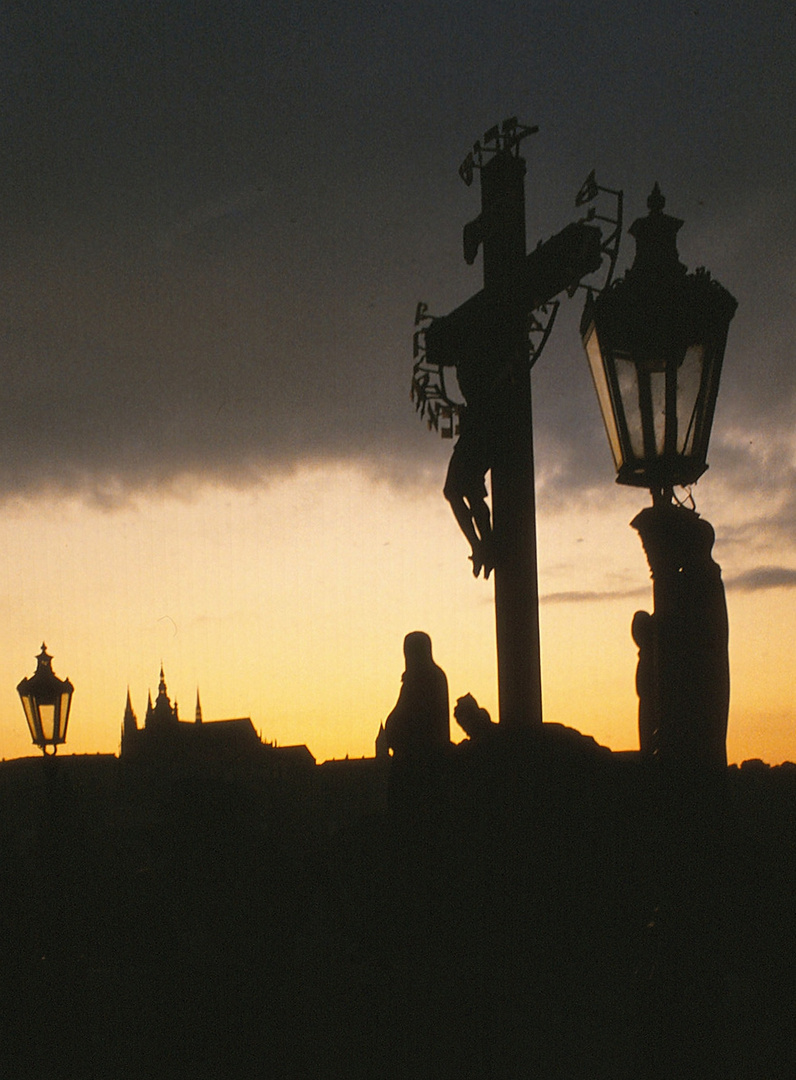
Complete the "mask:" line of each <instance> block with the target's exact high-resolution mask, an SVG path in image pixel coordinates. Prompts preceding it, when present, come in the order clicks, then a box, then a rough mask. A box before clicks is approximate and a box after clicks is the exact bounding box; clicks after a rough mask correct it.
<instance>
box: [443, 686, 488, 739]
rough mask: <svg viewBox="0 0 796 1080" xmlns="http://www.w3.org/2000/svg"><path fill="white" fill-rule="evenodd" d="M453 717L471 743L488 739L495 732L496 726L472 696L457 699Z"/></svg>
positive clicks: (467, 695) (466, 695)
mask: <svg viewBox="0 0 796 1080" xmlns="http://www.w3.org/2000/svg"><path fill="white" fill-rule="evenodd" d="M453 715H454V716H455V718H456V723H457V724H458V725H459V727H460V728H461V729H462V731H463V732H464V734H465V735H466V736H467V738H468V739H469V741H470V742H471V743H476V742H481V741H482V740H484V739H488V738H489V736H490V735H492V734H493V732H495V731H497V724H495V723H493V722H492V717H491V716H490V715H489V713H488V712H487V710H486V709H482V708H481V706H480V705H479V704H478V702H477V701H476V700H475V698H474V697H473V695H472V694H465V695H464V696H463V697H460V698H457V700H456V707H455V708H454V710H453Z"/></svg>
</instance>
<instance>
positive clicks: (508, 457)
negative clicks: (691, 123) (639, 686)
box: [413, 118, 605, 730]
mask: <svg viewBox="0 0 796 1080" xmlns="http://www.w3.org/2000/svg"><path fill="white" fill-rule="evenodd" d="M537 130H538V129H537V128H535V127H534V128H529V127H524V126H522V125H519V124H518V123H517V121H516V119H515V118H512V119H510V120H506V121H505V122H504V123H503V125H502V126H501V127H500V128H498V127H497V126H496V127H494V128H492V129H490V131H488V132H487V133H486V134H485V135H484V139H483V143H480V142H479V143H476V144H475V146H474V148H473V151H472V152H471V153H470V154H468V156H467V158H466V159H465V161H464V162H463V164H462V166H461V168H460V170H459V171H460V175H461V176H462V179H463V180H464V181H465V183H467V184H470V183H471V182H472V179H473V175H474V172H475V171H478V172H480V177H481V213H480V214H479V216H478V217H477V218H476V219H475V220H474V221H471V222H470V223H468V224H467V225H465V227H464V258H465V261H466V262H467V263H468V264H472V263H473V262H474V261H475V259H476V256H477V253H478V250H479V248H480V249H481V251H482V254H483V274H484V287H483V289H482V290H481V291H480V292H478V293H476V294H475V296H472V297H471V298H470V299H469V300H467V301H465V303H464V304H462V305H461V306H460V307H458V308H456V309H455V310H454V311H452V312H451V313H450V314H449V315H446V316H443V317H441V318H434V319H432V320H431V321H430V323H429V324H428V325H427V326H426V327H425V330H424V331H422V332H421V333H422V337H423V343H422V345H421V346H420V348H422V349H424V356H423V360H422V363H423V370H424V372H425V374H423V375H421V376H420V377H418V375H417V371H418V367H419V365H416V369H415V370H416V376H415V383H414V384H413V392H414V393H415V395H416V397H417V399H418V407H421V402H422V407H423V408H425V406H426V403H427V402H428V400H429V399H430V397H432V396H434V395H433V394H432V393H430V392H429V391H430V387H429V385H428V369H429V368H432V369H433V368H436V369H438V371H439V372H440V379H441V378H442V372H443V370H444V368H446V367H454V368H455V370H456V375H457V380H458V383H459V388H460V390H461V392H462V395H463V396H464V399H465V407H464V408H463V409H458V410H456V411H459V413H460V422H459V439H458V442H457V443H456V445H455V447H454V451H453V454H452V457H451V461H450V465H449V468H448V475H447V478H446V482H445V497H446V498H447V499H448V501H449V502H450V504H451V508H452V509H453V512H454V514H455V516H456V520H457V522H458V523H459V526H460V527H461V529H462V532H463V533H464V534H465V536H466V537H467V539H468V541H469V543H470V546H471V549H472V555H471V560H472V563H473V573H474V574H475V575H476V577H477V576H478V575H479V574H481V573H483V575H484V577H489V575H490V573H491V572H492V571H493V570H494V581H495V623H496V638H497V659H498V699H499V708H500V723H501V725H502V726H503V727H505V728H507V729H510V730H529V729H531V730H533V729H536V728H538V727H539V726H541V723H542V685H541V670H540V669H541V661H540V648H539V586H538V580H537V556H536V500H535V490H534V462H533V430H532V416H531V366H532V363H533V361H534V360H535V359H536V358H537V357H538V355H539V352H540V351H541V348H542V346H543V345H544V342H545V341H546V339H547V333H549V329H550V327H551V326H552V320H553V317H554V315H555V306H554V309H553V311H552V314H550V315H548V318H547V324H546V328H545V327H544V326H543V325H542V324H541V323H540V322H539V321H538V317H537V314H536V313H538V312H539V311H540V309H545V308H546V305H548V304H549V303H550V302H551V301H553V299H554V297H555V296H556V295H557V294H558V293H560V292H562V291H564V290H565V289H566V290H568V291H570V292H573V291H574V290H575V288H577V286H578V284H579V282H580V280H581V278H582V277H584V276H585V275H587V274H589V273H592V272H593V271H596V270H597V269H599V267H600V265H601V261H602V253H603V251H604V250H605V249H604V247H603V244H602V235H601V232H600V229H599V228H598V227H597V226H595V225H588V224H586V223H585V222H577V223H573V224H571V225H568V226H567V227H566V228H565V229H563V230H562V231H561V232H560V233H557V234H556V235H555V236H553V237H551V238H550V239H549V240H548V241H546V242H545V243H540V244H539V246H538V247H537V248H536V249H535V250H534V251H532V252H531V253H530V254H526V248H525V161H524V159H523V158H522V157H520V154H519V144H520V141H521V139H523V138H524V137H525V136H526V135H530V134H533V133H534V132H535V131H537ZM590 181H591V184H592V185H594V181H593V177H590ZM587 184H589V181H587ZM596 190H597V189H596V187H594V191H593V192H591V191H590V192H589V194H588V195H587V197H582V196H579V200H580V201H588V199H590V198H592V197H593V196H594V195H595V194H596ZM427 318H428V315H427V313H426V309H425V307H424V306H423V305H421V306H420V308H419V309H418V320H419V321H422V320H423V319H427ZM532 328H535V329H536V330H540V329H542V330H544V335H543V338H542V342H541V344H540V345H539V346H538V347H537V348H536V349H535V351H534V353H533V355H531V350H530V346H529V332H530V331H531V329H532ZM417 347H418V346H417V335H416V350H417ZM424 380H425V381H424ZM441 385H442V387H443V389H442V393H441V394H437V395H436V396H438V397H442V398H443V400H445V401H449V399H448V398H447V395H446V393H445V391H444V383H442V384H441ZM454 409H456V407H455V406H454ZM431 412H432V415H433V417H434V419H436V418H438V417H439V416H440V415H443V416H446V417H447V418H448V419H449V420H450V431H449V434H450V435H451V436H452V435H453V433H454V431H453V427H454V420H455V418H454V416H453V414H452V412H451V409H450V407H448V408H447V409H445V408H442V409H440V408H439V407H438V406H437V407H436V411H435V410H434V409H432V410H431ZM487 472H489V473H491V489H492V492H491V496H492V508H491V514H490V510H489V507H488V505H487V503H486V495H487V492H486V484H485V477H486V474H487Z"/></svg>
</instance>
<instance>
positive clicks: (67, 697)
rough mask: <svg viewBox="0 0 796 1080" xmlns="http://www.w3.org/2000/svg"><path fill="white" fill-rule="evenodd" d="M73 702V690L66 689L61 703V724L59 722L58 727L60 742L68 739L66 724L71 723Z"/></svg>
mask: <svg viewBox="0 0 796 1080" xmlns="http://www.w3.org/2000/svg"><path fill="white" fill-rule="evenodd" d="M71 704H72V691H71V690H65V691H64V692H63V693H62V694H61V705H60V713H59V716H60V720H59V724H58V728H59V731H58V735H59V741H60V742H64V741H65V740H66V725H67V724H68V723H69V707H70V705H71Z"/></svg>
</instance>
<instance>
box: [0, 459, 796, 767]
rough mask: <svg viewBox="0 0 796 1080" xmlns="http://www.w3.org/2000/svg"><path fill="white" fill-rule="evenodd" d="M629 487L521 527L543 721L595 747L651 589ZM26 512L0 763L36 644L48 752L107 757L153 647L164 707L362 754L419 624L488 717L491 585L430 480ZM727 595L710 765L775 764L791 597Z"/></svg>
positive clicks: (352, 478)
mask: <svg viewBox="0 0 796 1080" xmlns="http://www.w3.org/2000/svg"><path fill="white" fill-rule="evenodd" d="M633 496H635V497H636V501H637V493H631V496H629V497H628V498H627V499H626V500H625V499H623V497H622V493H620V497H619V498H618V499H616V500H614V501H613V502H612V503H611V504H610V506H609V507H608V508H607V509H606V508H604V507H603V506H602V505H601V506H600V507H593V506H591V507H590V506H583V507H580V508H577V507H572V508H570V509H568V510H567V512H566V513H558V514H553V515H550V514H547V515H545V514H544V512H542V513H541V514H540V522H539V552H540V574H539V576H540V585H541V591H542V594H543V598H544V597H546V596H550V597H551V598H552V599H551V601H549V602H548V601H545V600H544V599H543V603H542V606H541V630H542V674H543V694H544V710H545V719H546V720H548V721H555V722H559V723H563V724H567V725H569V726H571V727H575V728H577V729H578V730H580V731H582V732H583V733H584V734H587V735H592V736H593V737H594V738H595V739H596V740H597V741H598V742H600V743H602V744H603V745H607V746H610V747H611V748H612V749H615V750H622V749H632V748H635V747H636V746H637V731H636V714H637V699H636V696H635V685H634V680H635V665H636V655H637V654H636V649H635V646H634V644H633V642H632V639H631V637H630V621H631V618H632V615H633V612H634V611H635V610H636V609H637V608H640V607H647V608H648V609H649V608H650V607H651V603H652V597H651V588H650V583H649V572H648V569H647V566H646V561H645V559H644V556H643V552H642V550H641V546H640V544H639V542H638V538H637V537H636V535H635V533H634V532H633V530H631V529H630V528H628V526H627V521H628V520H629V518H630V516H632V512H628V510H627V507H629V506H632V505H633V502H632V497H633ZM43 509H44V508H43V507H41V506H35V505H31V506H23V505H7V506H6V507H5V509H4V513H3V515H2V516H1V517H0V543H2V545H3V554H4V556H5V557H4V560H3V565H4V570H3V586H4V588H3V596H4V601H3V620H2V625H3V627H4V629H5V637H4V640H3V649H2V652H1V653H0V756H2V757H5V758H11V757H18V756H26V755H30V754H31V753H36V752H37V751H36V750H35V748H34V747H32V746H31V745H30V742H29V736H28V733H27V728H26V725H25V722H24V717H23V714H22V708H21V705H20V703H19V699H18V697H17V695H16V692H15V687H16V685H17V683H18V682H19V680H20V679H21V678H23V676H26V675H30V674H32V672H33V670H34V668H35V655H36V653H37V652H38V648H39V646H40V644H41V642H42V640H45V641H46V642H47V645H48V649H49V651H50V653H51V654H52V655H53V657H54V660H53V667H54V670H55V672H56V674H58V675H59V676H60V677H61V678H65V677H69V678H70V679H71V681H72V682H73V684H74V685H75V696H74V702H73V706H72V716H71V720H70V729H69V733H68V739H67V743H66V746H65V747H62V748H61V753H94V752H106V753H115V752H118V747H119V733H120V727H121V720H122V715H123V711H124V703H125V698H126V695H127V688H128V686H129V688H130V692H131V696H132V701H133V706H134V709H135V710H136V713H137V715H138V720H139V724H140V723H142V722H143V717H144V711H145V708H146V699H147V693H148V692H149V691H151V692H152V694H153V696H154V695H155V694H156V692H157V681H158V674H159V670H160V664H161V662H162V663H163V664H164V668H165V674H166V681H167V684H168V689H169V693H170V695H171V698H172V701H174V700H175V699H176V700H177V702H178V703H179V708H180V715H181V716H182V717H183V719H192V717H193V714H194V705H195V698H196V691H197V688H198V689H199V691H200V694H201V699H202V706H203V713H204V717H205V719H206V720H212V719H223V718H230V717H238V716H250V717H251V719H252V721H253V723H254V726H255V728H256V729H257V731H258V732H260V733H261V734H262V737H263V738H265V739H267V740H274V739H275V740H276V741H277V742H278V743H279V744H281V745H287V744H291V743H306V744H307V745H308V746H309V748H310V750H311V751H312V752H313V754H314V755H315V756H316V758H317V759H318V760H319V761H322V760H326V759H327V758H330V757H344V756H345V755H346V754H348V755H350V756H351V757H359V756H363V755H365V756H371V755H372V754H373V752H374V740H375V736H376V733H377V731H378V727H379V723H380V722H381V720H383V719H384V717H385V716H386V715H387V713H388V712H389V711H390V709H391V708H392V706H393V704H394V703H395V699H396V697H397V694H398V690H399V685H400V676H401V671H402V669H403V656H402V642H403V637H404V635H405V634H406V633H407V632H408V631H410V630H415V629H423V630H426V631H428V633H430V635H431V638H432V641H433V643H434V655H435V658H436V660H437V662H438V663H439V664H440V665H441V666H442V667H443V668H444V670H445V671H446V673H447V676H448V681H449V686H450V693H451V705H453V702H454V701H455V698H456V697H458V696H460V695H461V694H464V693H467V692H471V693H473V694H474V695H475V696H476V697H477V698H478V700H479V702H480V703H481V704H482V705H484V706H485V707H486V708H487V709H489V711H490V712H491V713H492V715H493V716H494V717H497V700H496V673H495V652H494V649H495V645H494V614H493V607H492V604H493V592H492V585H491V583H488V584H485V583H484V582H483V581H482V580H479V581H476V580H474V579H473V578H472V576H471V575H469V574H468V563H467V559H466V555H467V549H466V544H465V542H464V540H463V538H462V537H461V536H460V535H459V533H458V530H457V528H456V525H455V523H454V522H453V520H452V517H451V516H450V515H449V512H448V508H447V505H446V504H445V502H444V500H443V499H442V497H441V495H440V494H438V493H437V492H436V491H433V492H428V491H421V492H417V493H412V492H410V491H408V490H400V491H398V490H396V489H394V488H392V487H390V486H388V485H387V484H386V483H381V482H377V481H374V480H372V479H370V478H368V477H367V476H366V475H365V474H364V473H362V472H360V471H358V470H356V469H354V468H343V467H331V468H325V469H324V468H315V469H306V470H302V471H299V472H297V473H296V474H294V475H292V476H290V477H287V478H285V479H281V480H278V481H275V482H274V483H272V484H271V485H270V486H267V487H264V488H263V489H260V490H251V489H250V490H245V491H232V490H229V489H224V488H207V489H205V490H203V491H201V492H198V493H197V494H196V495H195V497H194V498H192V499H188V498H185V499H177V498H165V497H162V498H157V497H152V498H148V499H143V498H142V499H140V500H139V501H138V502H136V503H131V504H130V505H128V506H126V507H124V508H120V509H117V510H113V511H103V510H100V509H96V508H89V507H86V506H83V505H81V504H79V503H77V502H64V503H60V504H53V503H49V504H48V505H47V507H46V513H43V512H42V511H43ZM717 557H718V558H719V560H720V561H721V559H722V555H721V553H717ZM725 570H726V568H725ZM725 576H726V573H725ZM601 596H602V597H604V598H602V599H600V598H599V597H601ZM567 597H570V598H569V599H567ZM728 604H729V609H730V624H731V663H732V678H733V684H732V703H731V714H730V732H729V739H728V751H729V756H730V760H734V761H740V760H743V759H744V758H749V757H761V758H763V759H764V760H766V761H769V762H770V763H772V764H776V763H778V762H779V761H782V760H794V759H795V758H796V732H794V730H793V717H794V714H796V679H794V675H793V662H792V658H791V656H790V655H789V643H790V642H792V641H793V640H794V637H796V610H795V608H794V605H793V604H792V602H791V600H790V594H789V592H788V591H787V590H784V589H774V590H768V591H766V592H759V593H734V592H729V593H728ZM451 725H452V736H453V738H454V740H456V741H458V740H459V739H460V738H461V737H462V733H461V732H460V731H459V729H458V727H457V726H456V724H455V722H454V721H453V720H452V722H451Z"/></svg>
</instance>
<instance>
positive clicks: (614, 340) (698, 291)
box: [581, 184, 737, 765]
mask: <svg viewBox="0 0 796 1080" xmlns="http://www.w3.org/2000/svg"><path fill="white" fill-rule="evenodd" d="M664 205H665V203H664V199H663V196H662V195H661V193H660V190H659V188H658V185H657V184H656V185H655V188H654V190H653V192H652V194H651V195H650V197H649V199H648V200H647V206H648V208H649V214H648V216H647V217H646V218H639V219H638V220H637V221H636V222H634V224H633V225H632V226H631V228H630V233H631V235H632V236H633V237H634V238H635V240H636V257H635V261H634V263H633V266H632V267H631V268H630V270H628V272H627V274H626V275H625V277H624V278H623V279H619V280H617V281H615V282H614V283H613V284H612V285H610V286H609V287H608V288H606V289H605V290H603V292H602V293H600V294H599V295H598V296H596V297H594V296H591V295H590V296H589V299H588V300H587V302H586V308H585V310H584V313H583V319H582V322H581V334H582V337H583V343H584V346H585V349H586V355H587V357H588V360H589V365H590V367H591V372H592V377H593V379H594V385H595V389H596V391H597V398H598V400H599V404H600V410H601V412H602V415H603V421H604V423H605V429H606V432H607V434H608V441H609V444H610V447H611V452H612V454H613V458H614V464H615V466H616V471H617V477H616V479H617V482H618V483H620V484H631V485H634V486H638V487H646V488H648V489H649V490H650V491H651V493H652V500H653V505H652V506H651V507H648V508H647V509H646V510H643V511H642V512H641V513H640V514H638V515H637V516H636V518H635V519H634V520H633V522H632V523H631V524H632V525H633V527H634V528H635V529H636V530H637V531H638V533H639V535H640V536H641V540H642V543H643V545H644V550H645V552H646V555H647V559H648V562H649V565H650V569H651V571H652V578H653V594H654V604H655V611H654V614H653V615H652V616H651V617H648V616H646V613H638V614H637V617H636V619H634V637H635V638H636V643H637V645H638V646H639V678H638V683H639V686H638V689H639V698H640V703H639V732H640V740H641V750H642V754H643V755H645V756H650V757H659V758H660V759H661V760H668V761H674V762H679V763H683V764H685V763H688V764H706V765H710V764H721V763H724V764H726V748H725V742H726V729H727V711H728V707H729V662H728V659H727V612H726V604H725V600H724V588H723V586H722V583H721V570H720V568H719V566H718V565H717V564H716V563H715V562H714V561H713V559H712V556H711V548H712V546H713V540H714V533H713V529H712V527H711V526H710V525H709V524H708V522H706V521H705V520H704V519H702V518H700V517H699V515H698V514H697V513H696V512H695V511H694V510H693V509H689V508H686V507H684V506H682V505H679V504H677V503H675V501H674V494H673V489H674V488H675V487H677V486H687V485H689V484H692V483H694V482H695V481H696V480H698V479H699V477H700V476H701V475H702V474H703V473H704V472H705V470H706V469H707V467H708V465H707V450H708V440H709V438H710V430H711V425H712V423H713V413H714V409H715V405H716V396H717V394H718V389H719V376H720V374H721V365H722V361H723V358H724V349H725V346H726V342H727V332H728V329H729V325H730V321H731V319H732V317H733V315H734V314H735V309H736V307H737V303H736V301H735V300H734V298H733V297H732V296H731V295H730V294H729V292H727V290H726V289H725V288H723V287H722V286H721V285H719V283H718V282H716V281H714V280H712V279H711V277H710V274H709V273H708V272H707V271H706V270H704V269H699V270H697V271H696V272H695V273H693V274H689V273H688V271H687V269H686V267H685V266H684V265H683V264H682V263H681V262H680V260H679V256H678V252H677V232H678V230H679V229H680V227H681V225H682V224H683V223H682V221H679V220H678V219H677V218H674V217H670V216H669V215H668V214H664V213H663V207H664ZM640 616H642V617H640Z"/></svg>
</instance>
